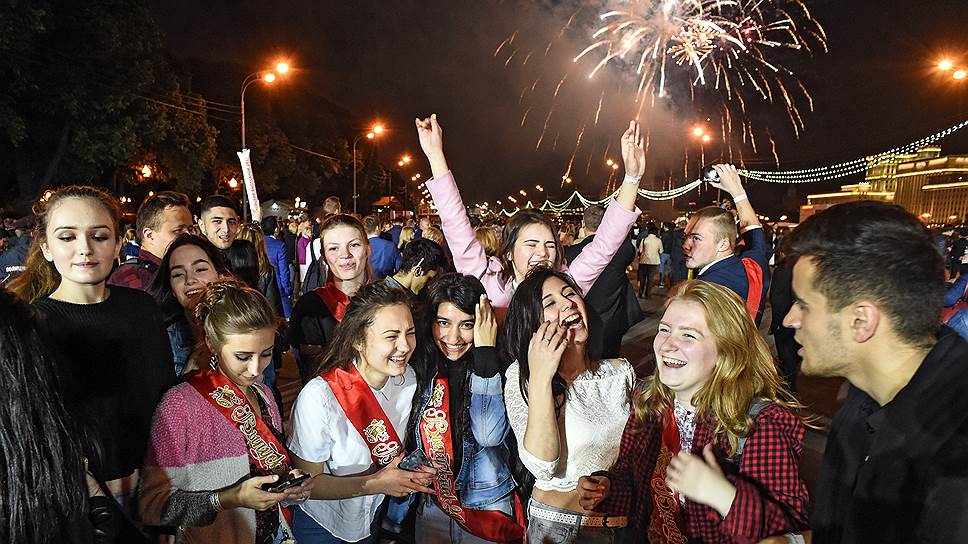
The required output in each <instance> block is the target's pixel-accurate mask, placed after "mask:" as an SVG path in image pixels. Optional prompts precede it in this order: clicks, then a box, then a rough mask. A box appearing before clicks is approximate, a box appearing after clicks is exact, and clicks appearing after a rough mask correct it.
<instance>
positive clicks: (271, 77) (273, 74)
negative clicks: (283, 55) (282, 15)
mask: <svg viewBox="0 0 968 544" xmlns="http://www.w3.org/2000/svg"><path fill="white" fill-rule="evenodd" d="M288 72H289V64H288V63H285V62H280V63H278V64H276V67H275V69H273V70H259V71H258V72H253V73H251V74H249V75H247V76H245V79H243V80H242V93H241V97H240V99H239V106H240V109H241V110H242V149H245V90H246V89H248V88H249V85H252V84H253V83H255V82H256V81H262V82H263V83H266V84H268V85H271V84H272V83H273V82H274V81H275V80H276V78H277V77H278V76H280V75H283V74H286V73H288ZM245 202H246V188H245V184H242V218H243V219H244V220H246V221H248V219H249V207H248V206H246V205H245Z"/></svg>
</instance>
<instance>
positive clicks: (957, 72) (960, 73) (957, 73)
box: [951, 70, 968, 80]
mask: <svg viewBox="0 0 968 544" xmlns="http://www.w3.org/2000/svg"><path fill="white" fill-rule="evenodd" d="M966 76H968V72H965V71H964V70H955V73H953V74H951V77H952V78H954V79H958V80H962V79H965V77H966Z"/></svg>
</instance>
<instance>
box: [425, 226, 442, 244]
mask: <svg viewBox="0 0 968 544" xmlns="http://www.w3.org/2000/svg"><path fill="white" fill-rule="evenodd" d="M422 232H423V237H424V238H426V239H428V240H432V241H434V242H437V243H438V244H440V245H442V246H443V245H444V244H446V243H447V242H446V241H445V240H444V233H443V232H442V231H441V230H440V229H438V228H437V227H427V228H425V229H423V230H422Z"/></svg>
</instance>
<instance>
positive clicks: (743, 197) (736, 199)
mask: <svg viewBox="0 0 968 544" xmlns="http://www.w3.org/2000/svg"><path fill="white" fill-rule="evenodd" d="M747 198H749V197H747V196H746V193H740V194H738V195H736V196H734V197H733V204H739V203H740V202H742V201H744V200H746V199H747Z"/></svg>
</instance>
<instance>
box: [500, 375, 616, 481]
mask: <svg viewBox="0 0 968 544" xmlns="http://www.w3.org/2000/svg"><path fill="white" fill-rule="evenodd" d="M519 376H520V369H519V366H518V362H517V361H515V362H514V363H512V364H511V366H510V367H508V370H507V382H506V384H505V386H504V402H505V404H506V405H507V411H508V419H509V420H510V421H511V429H512V430H513V431H514V436H515V438H516V439H517V441H518V455H519V456H520V457H521V462H522V463H524V466H525V467H527V468H528V470H529V471H531V474H533V475H534V477H535V480H536V481H535V484H534V485H535V487H536V488H538V489H543V490H545V491H572V490H574V489H575V488H577V487H578V478H580V477H582V476H586V475H588V474H591V473H592V472H595V471H596V470H608V469H609V468H611V466H612V464H614V463H615V460H616V459H617V458H618V450H619V444H620V442H621V439H622V432H623V431H624V430H625V424H626V422H627V421H628V418H629V413H630V410H631V402H630V401H631V396H632V390H633V388H634V387H635V370H633V369H632V365H630V364H629V362H628V361H627V360H625V359H607V360H604V361H602V362H601V364H600V365H599V366H598V370H596V371H595V372H590V371H585V372H583V373H581V374H579V375H578V377H577V378H575V381H573V382H572V383H571V385H570V386H569V387H568V390H567V392H566V394H565V404H564V406H563V407H562V408H561V409H560V410H559V412H558V436H559V443H560V451H559V456H558V459H556V460H554V461H545V460H543V459H539V458H537V457H535V456H534V455H532V454H531V453H530V452H529V451H528V450H526V449H525V448H524V433H525V431H526V430H527V428H528V405H527V404H526V403H525V402H524V398H523V397H522V396H521V388H520V385H519V382H518V379H519Z"/></svg>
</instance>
